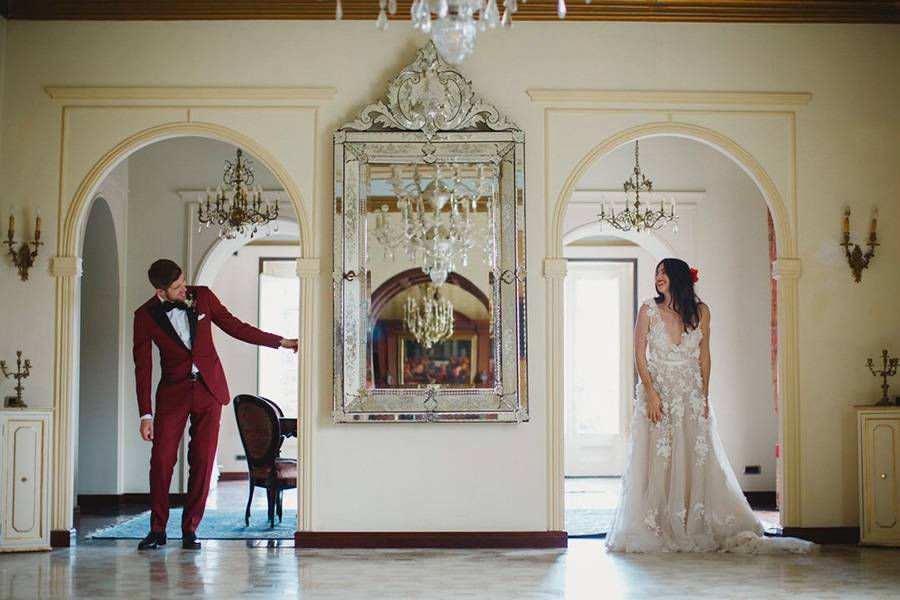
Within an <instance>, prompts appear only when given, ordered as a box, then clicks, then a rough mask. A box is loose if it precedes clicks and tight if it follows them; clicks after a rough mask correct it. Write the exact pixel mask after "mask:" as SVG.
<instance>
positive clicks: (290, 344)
mask: <svg viewBox="0 0 900 600" xmlns="http://www.w3.org/2000/svg"><path fill="white" fill-rule="evenodd" d="M281 347H282V348H287V349H288V350H293V351H294V354H297V340H296V339H292V340H289V339H287V338H281Z"/></svg>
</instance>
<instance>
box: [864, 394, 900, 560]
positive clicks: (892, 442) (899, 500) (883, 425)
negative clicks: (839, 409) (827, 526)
mask: <svg viewBox="0 0 900 600" xmlns="http://www.w3.org/2000/svg"><path fill="white" fill-rule="evenodd" d="M858 410H859V487H860V494H859V543H860V544H874V545H879V546H900V477H898V475H900V406H861V407H858Z"/></svg>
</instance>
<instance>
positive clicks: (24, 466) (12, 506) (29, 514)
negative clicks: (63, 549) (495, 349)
mask: <svg viewBox="0 0 900 600" xmlns="http://www.w3.org/2000/svg"><path fill="white" fill-rule="evenodd" d="M44 425H45V421H43V420H41V419H16V418H11V419H9V420H8V421H7V422H6V444H5V446H6V448H4V450H5V452H4V454H5V460H6V461H7V462H6V469H5V471H6V477H5V479H6V481H5V482H4V486H3V487H4V493H5V496H6V497H5V498H4V500H5V501H4V507H5V508H4V515H3V539H4V541H6V542H24V541H28V540H40V539H41V538H42V537H43V531H42V523H41V509H42V506H41V500H42V499H41V489H42V487H43V475H44V473H43V470H44V469H43V466H44V465H43V460H42V459H43V456H42V449H43V445H44V435H45V434H46V430H45V427H44Z"/></svg>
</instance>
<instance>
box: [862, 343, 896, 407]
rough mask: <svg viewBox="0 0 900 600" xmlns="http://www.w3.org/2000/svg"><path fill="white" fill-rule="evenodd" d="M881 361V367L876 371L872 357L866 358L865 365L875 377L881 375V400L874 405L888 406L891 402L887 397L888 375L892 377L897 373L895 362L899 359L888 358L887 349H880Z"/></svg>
mask: <svg viewBox="0 0 900 600" xmlns="http://www.w3.org/2000/svg"><path fill="white" fill-rule="evenodd" d="M881 362H882V367H881V370H880V371H876V370H875V367H874V363H873V362H872V359H871V358H870V359H867V360H866V366H867V367H869V371H871V372H872V375H874V376H875V377H881V400H879V401H878V403H877V404H876V405H875V406H888V405H890V404H892V403H891V399H890V398H888V388H889V387H890V386H888V382H887V380H888V377H893V376H894V375H896V374H897V363H898V362H900V359H897V358H888V351H887V350H882V351H881Z"/></svg>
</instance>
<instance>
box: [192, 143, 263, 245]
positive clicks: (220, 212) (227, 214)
mask: <svg viewBox="0 0 900 600" xmlns="http://www.w3.org/2000/svg"><path fill="white" fill-rule="evenodd" d="M253 180H254V175H253V162H252V161H250V160H249V159H246V158H244V154H243V152H242V151H241V149H240V148H238V149H237V156H236V157H235V159H234V161H228V160H226V161H225V168H224V174H223V175H222V182H223V183H224V184H225V186H224V187H223V186H221V185H220V186H218V187H217V188H216V192H215V195H213V193H212V192H211V191H210V189H209V188H206V195H205V197H204V195H203V194H201V195H200V197H199V199H198V200H199V204H200V205H199V206H198V208H197V220H198V221H199V222H200V224H201V225H206V226H207V227H209V226H210V225H216V226H218V227H219V237H220V238H226V239H234V238H236V237H238V236H242V237H243V236H249V237H251V238H252V237H253V236H255V235H256V234H257V233H260V232H262V233H264V234H268V233H270V232H271V231H272V230H274V231H278V226H277V224H276V225H275V226H274V227H272V222H273V221H275V219H277V218H278V196H277V195H276V196H275V199H274V200H273V201H268V200H265V199H263V191H262V188H260V187H259V186H256V187H255V188H254V187H253ZM263 228H265V229H264V230H263Z"/></svg>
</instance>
